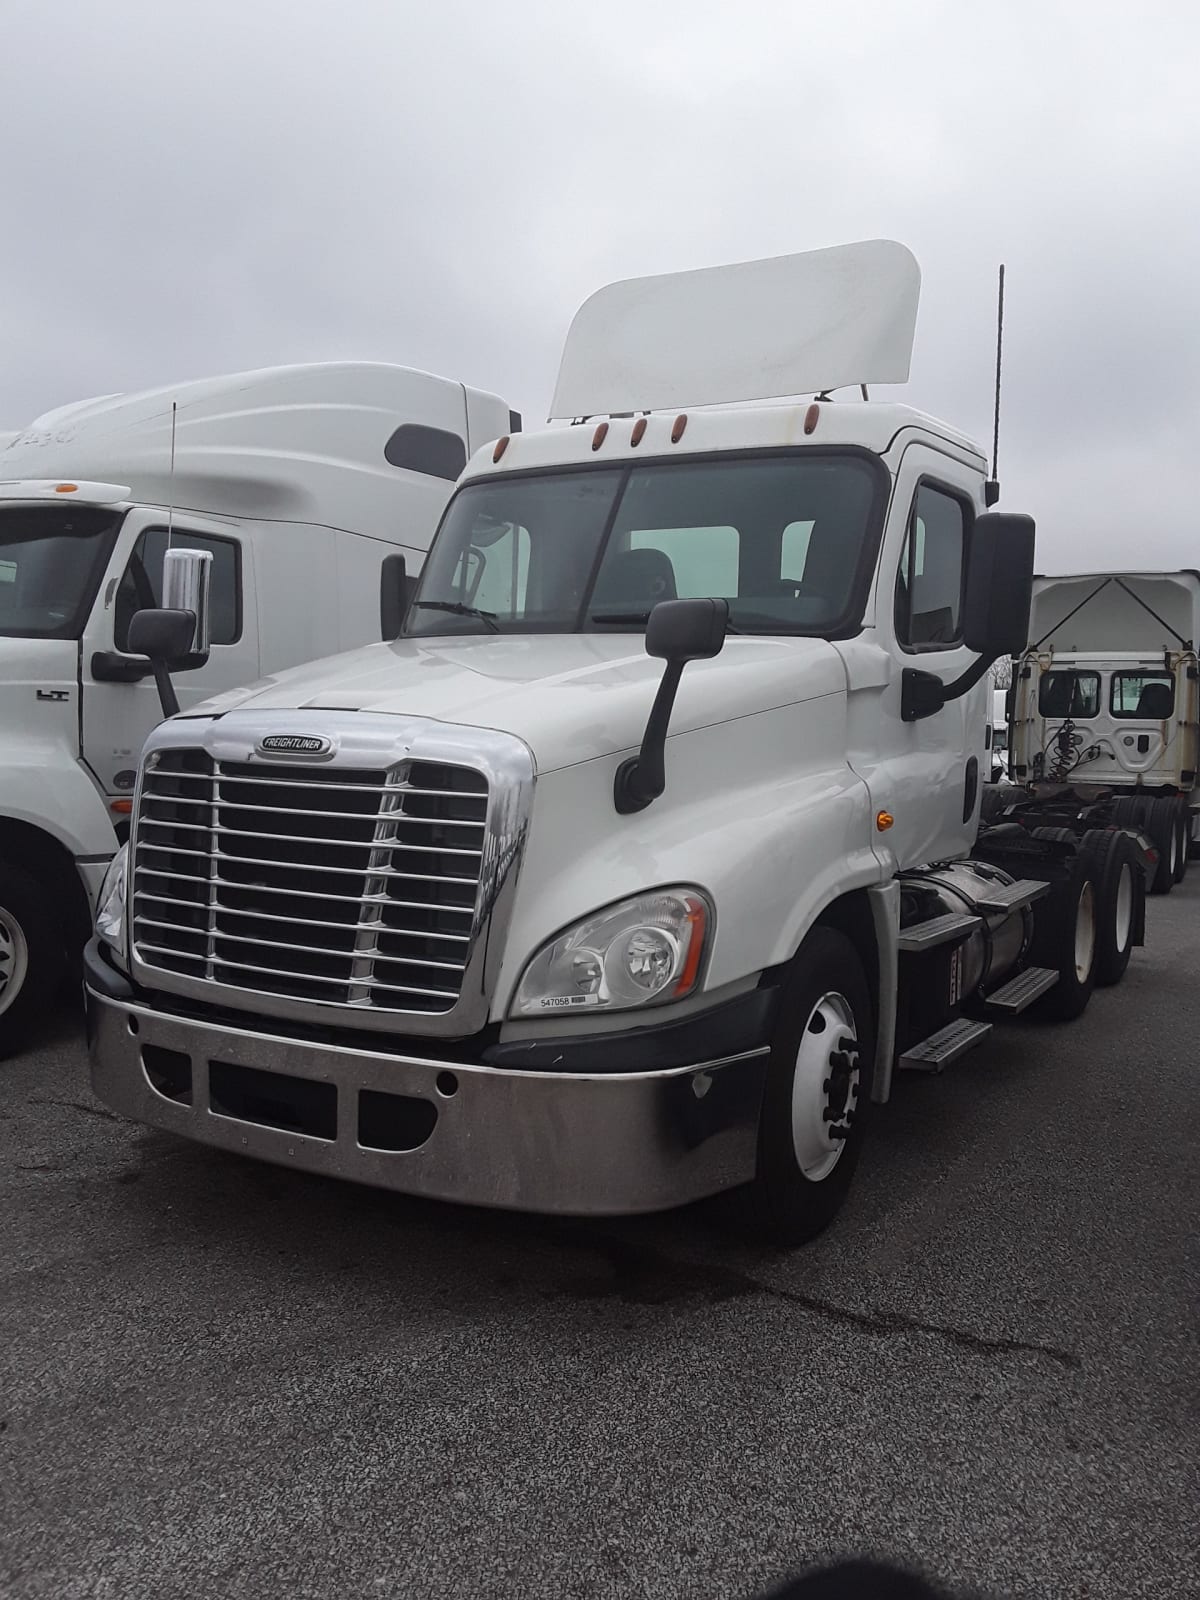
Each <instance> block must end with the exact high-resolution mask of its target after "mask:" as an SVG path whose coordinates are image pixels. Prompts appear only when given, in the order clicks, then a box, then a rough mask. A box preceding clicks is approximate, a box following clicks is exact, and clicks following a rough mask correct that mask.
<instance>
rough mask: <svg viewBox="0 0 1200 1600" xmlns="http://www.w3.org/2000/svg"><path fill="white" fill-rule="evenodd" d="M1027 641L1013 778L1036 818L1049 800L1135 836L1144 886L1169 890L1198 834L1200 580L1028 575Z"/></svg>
mask: <svg viewBox="0 0 1200 1600" xmlns="http://www.w3.org/2000/svg"><path fill="white" fill-rule="evenodd" d="M1029 638H1030V643H1029V645H1028V647H1027V648H1026V650H1025V651H1024V652H1023V653H1022V655H1021V657H1020V659H1019V660H1018V661H1016V662H1015V663H1014V675H1013V688H1012V733H1011V738H1012V765H1011V774H1012V777H1013V779H1014V780H1015V781H1016V782H1017V783H1019V784H1022V785H1025V786H1026V787H1027V789H1028V790H1029V791H1030V793H1031V795H1032V796H1034V797H1035V799H1036V802H1037V803H1038V805H1039V806H1040V808H1041V811H1042V813H1043V814H1044V812H1045V809H1046V807H1047V806H1048V805H1054V804H1056V803H1057V804H1058V806H1059V809H1060V810H1063V811H1070V812H1072V813H1073V814H1074V815H1075V816H1076V817H1078V816H1080V815H1083V816H1084V817H1085V819H1086V820H1087V821H1089V822H1090V823H1091V824H1092V825H1097V824H1100V825H1103V824H1112V825H1119V826H1123V827H1128V828H1136V829H1140V830H1142V831H1144V832H1145V833H1146V834H1147V835H1148V836H1149V838H1150V839H1151V840H1152V841H1153V843H1154V846H1155V848H1156V851H1157V864H1156V867H1155V870H1154V874H1153V878H1152V888H1153V890H1154V891H1155V892H1157V893H1160V894H1165V893H1167V892H1168V891H1169V890H1170V889H1171V887H1172V885H1173V884H1175V883H1178V882H1179V881H1180V880H1181V879H1182V878H1183V876H1184V873H1185V872H1186V870H1187V863H1188V856H1189V852H1190V851H1193V850H1194V849H1195V848H1196V847H1197V841H1198V839H1200V793H1198V791H1197V773H1198V771H1200V670H1198V668H1197V656H1196V641H1197V639H1198V638H1200V573H1196V572H1094V573H1079V574H1074V575H1070V576H1062V577H1039V578H1036V579H1035V580H1034V585H1033V606H1032V612H1031V617H1030V633H1029ZM1064 794H1068V795H1069V796H1070V799H1069V800H1068V801H1067V802H1066V804H1065V806H1064V805H1063V803H1062V801H1061V800H1058V799H1057V796H1061V795H1064ZM1006 799H1007V802H1008V804H1009V806H1010V808H1013V809H1011V814H1012V815H1014V816H1016V815H1018V814H1020V809H1019V807H1020V802H1019V797H1016V796H1011V795H1010V796H1008V797H1006ZM990 803H991V804H992V805H993V806H998V805H999V804H1000V801H999V798H998V797H992V800H991V802H990ZM1060 820H1063V821H1065V820H1066V819H1065V817H1064V818H1063V819H1060Z"/></svg>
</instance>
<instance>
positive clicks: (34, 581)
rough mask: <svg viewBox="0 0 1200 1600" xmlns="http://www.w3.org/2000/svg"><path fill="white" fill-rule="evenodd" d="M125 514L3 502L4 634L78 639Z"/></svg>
mask: <svg viewBox="0 0 1200 1600" xmlns="http://www.w3.org/2000/svg"><path fill="white" fill-rule="evenodd" d="M121 516H122V513H121V512H119V511H108V510H104V509H102V508H100V507H98V506H59V505H47V506H19V505H14V506H0V635H6V636H7V637H9V638H13V639H77V638H78V637H79V635H80V634H81V633H82V631H83V624H84V622H85V620H86V619H87V614H88V611H89V609H90V608H91V604H92V600H93V598H94V596H95V593H96V586H97V584H98V583H99V582H100V575H101V573H102V572H103V571H104V567H105V564H106V562H107V561H108V557H109V552H110V551H111V549H112V545H113V539H114V538H115V537H116V531H117V528H118V527H119V526H120V522H121Z"/></svg>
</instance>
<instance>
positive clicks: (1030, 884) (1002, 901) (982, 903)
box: [975, 878, 1050, 911]
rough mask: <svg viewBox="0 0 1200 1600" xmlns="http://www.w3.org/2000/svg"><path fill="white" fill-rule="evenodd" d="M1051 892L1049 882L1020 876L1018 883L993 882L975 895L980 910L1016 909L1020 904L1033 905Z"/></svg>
mask: <svg viewBox="0 0 1200 1600" xmlns="http://www.w3.org/2000/svg"><path fill="white" fill-rule="evenodd" d="M1049 893H1050V885H1049V884H1048V883H1039V882H1038V880H1037V879H1036V878H1018V879H1017V881H1016V883H994V884H992V885H991V887H990V888H988V889H986V890H984V892H983V893H982V894H977V895H976V896H975V905H976V907H977V908H978V910H980V911H1016V910H1017V909H1018V907H1020V906H1031V905H1032V904H1033V902H1034V901H1035V900H1040V899H1041V898H1042V896H1043V895H1044V894H1049Z"/></svg>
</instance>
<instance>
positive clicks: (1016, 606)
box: [900, 511, 1034, 722]
mask: <svg viewBox="0 0 1200 1600" xmlns="http://www.w3.org/2000/svg"><path fill="white" fill-rule="evenodd" d="M1033 536H1034V525H1033V518H1032V517H1025V516H1021V515H1019V514H1017V513H1014V512H1009V511H985V512H983V513H982V514H981V515H980V516H978V517H976V518H975V524H974V526H973V528H972V529H971V543H970V547H969V549H968V551H967V587H966V594H965V595H964V597H963V629H962V631H963V643H964V644H965V645H966V647H967V649H968V650H974V651H975V652H976V655H977V656H978V659H977V660H976V661H975V663H974V665H972V666H970V667H968V668H967V670H966V672H964V673H963V675H962V677H961V678H956V679H955V680H954V682H953V683H943V682H942V680H941V679H940V678H939V677H938V676H937V675H936V674H935V673H932V672H922V671H921V669H920V668H919V667H905V669H904V671H903V673H902V674H901V692H900V717H901V720H902V721H903V722H919V721H920V720H921V719H922V718H923V717H932V716H936V715H937V713H938V712H939V711H940V710H941V709H942V707H943V706H944V705H945V704H946V702H947V701H948V700H957V699H959V698H960V696H962V695H964V694H966V693H967V692H968V690H971V689H973V688H974V687H975V685H976V684H977V683H978V682H979V680H980V678H982V677H983V675H984V673H985V672H986V671H987V670H988V668H989V667H990V666H991V665H992V663H993V662H994V661H998V660H999V659H1000V657H1001V656H1008V655H1012V656H1019V655H1020V654H1021V653H1022V651H1023V650H1024V649H1025V645H1026V643H1027V642H1028V636H1029V608H1030V606H1031V605H1032V603H1033Z"/></svg>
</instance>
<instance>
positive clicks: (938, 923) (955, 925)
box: [899, 911, 983, 955]
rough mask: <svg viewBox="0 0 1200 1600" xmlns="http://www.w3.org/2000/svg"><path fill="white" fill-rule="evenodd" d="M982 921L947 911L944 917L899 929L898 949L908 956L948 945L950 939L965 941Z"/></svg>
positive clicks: (963, 913)
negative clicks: (941, 945)
mask: <svg viewBox="0 0 1200 1600" xmlns="http://www.w3.org/2000/svg"><path fill="white" fill-rule="evenodd" d="M982 921H983V919H982V917H970V916H967V915H966V913H965V912H961V911H948V912H947V913H946V914H945V916H942V917H930V918H929V920H928V921H927V922H914V923H912V924H911V925H910V926H909V927H907V928H901V929H900V939H899V948H900V949H901V950H902V951H904V952H906V953H907V954H908V955H914V954H915V953H916V952H917V951H920V950H933V949H935V948H936V947H937V946H938V945H940V944H949V943H950V941H951V940H952V939H965V938H966V936H967V934H968V933H970V932H971V930H972V929H973V928H978V927H979V925H980V923H981V922H982Z"/></svg>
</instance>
